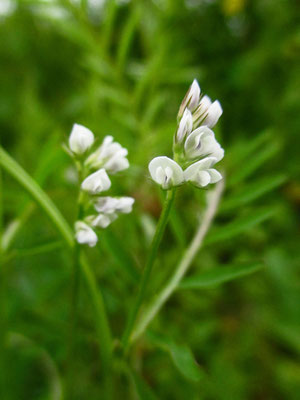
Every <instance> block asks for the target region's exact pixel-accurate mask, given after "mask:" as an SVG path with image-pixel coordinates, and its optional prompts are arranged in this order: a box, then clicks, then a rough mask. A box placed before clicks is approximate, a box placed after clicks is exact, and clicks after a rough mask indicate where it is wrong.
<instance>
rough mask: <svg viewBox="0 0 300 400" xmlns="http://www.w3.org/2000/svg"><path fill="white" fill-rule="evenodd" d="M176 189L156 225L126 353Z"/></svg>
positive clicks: (131, 316) (128, 329)
mask: <svg viewBox="0 0 300 400" xmlns="http://www.w3.org/2000/svg"><path fill="white" fill-rule="evenodd" d="M175 191H176V189H171V190H168V192H167V196H166V199H165V202H164V206H163V210H162V212H161V215H160V218H159V221H158V224H157V227H156V231H155V234H154V237H153V240H152V243H151V247H150V252H149V256H148V259H147V262H146V266H145V268H144V270H143V273H142V276H141V281H140V284H139V288H138V293H137V297H136V300H135V303H134V305H133V307H132V309H131V312H130V314H129V318H128V322H127V326H126V329H125V332H124V335H123V337H122V345H123V350H124V353H126V352H127V350H128V346H129V338H130V335H131V333H132V329H133V327H134V323H135V321H136V318H137V315H138V312H139V310H140V307H141V305H142V303H143V300H144V298H145V295H146V287H147V284H148V282H149V277H150V274H151V271H152V267H153V264H154V261H155V259H156V255H157V251H158V247H159V244H160V242H161V239H162V236H163V233H164V231H165V228H166V225H167V222H168V218H169V214H170V210H171V207H172V204H173V201H174V198H175Z"/></svg>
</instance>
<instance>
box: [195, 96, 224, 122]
mask: <svg viewBox="0 0 300 400" xmlns="http://www.w3.org/2000/svg"><path fill="white" fill-rule="evenodd" d="M222 113H223V110H222V107H221V104H220V102H219V101H218V100H216V101H214V102H213V103H212V102H211V100H210V98H209V97H208V96H204V97H203V98H202V99H201V101H200V103H199V106H198V107H197V109H196V110H195V112H194V113H193V126H194V128H197V127H198V126H204V125H205V126H208V127H209V128H213V127H214V126H215V125H216V123H217V122H218V120H219V118H220V117H221V115H222Z"/></svg>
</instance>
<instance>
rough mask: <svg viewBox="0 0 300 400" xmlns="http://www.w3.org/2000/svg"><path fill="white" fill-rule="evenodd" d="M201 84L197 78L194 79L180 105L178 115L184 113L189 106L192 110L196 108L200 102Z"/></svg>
mask: <svg viewBox="0 0 300 400" xmlns="http://www.w3.org/2000/svg"><path fill="white" fill-rule="evenodd" d="M200 91H201V90H200V86H199V83H198V82H197V80H196V79H194V80H193V83H192V84H191V86H190V88H189V90H188V91H187V93H186V95H185V96H184V99H183V101H182V103H181V105H180V108H179V112H178V116H179V117H181V116H182V115H183V112H184V110H185V109H186V108H188V109H189V110H190V111H194V110H195V108H196V107H197V106H198V104H199V99H200Z"/></svg>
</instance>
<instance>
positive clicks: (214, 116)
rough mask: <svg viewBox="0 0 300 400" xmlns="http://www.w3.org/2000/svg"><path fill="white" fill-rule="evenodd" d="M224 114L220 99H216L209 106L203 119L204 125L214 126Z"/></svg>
mask: <svg viewBox="0 0 300 400" xmlns="http://www.w3.org/2000/svg"><path fill="white" fill-rule="evenodd" d="M222 114H223V110H222V107H221V104H220V102H219V101H218V100H216V101H214V102H213V103H212V105H211V106H210V107H209V108H208V111H207V115H206V117H205V119H204V121H203V125H206V126H208V127H209V128H213V127H214V126H215V125H216V123H217V122H218V120H219V118H220V117H221V115H222Z"/></svg>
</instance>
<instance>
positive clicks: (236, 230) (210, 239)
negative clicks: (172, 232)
mask: <svg viewBox="0 0 300 400" xmlns="http://www.w3.org/2000/svg"><path fill="white" fill-rule="evenodd" d="M276 209H277V208H276ZM276 209H275V208H274V207H273V208H268V209H263V210H259V211H253V212H252V213H251V214H250V215H247V216H246V217H244V216H243V217H239V218H236V219H235V220H234V221H232V222H229V223H227V224H225V225H223V226H221V227H218V228H215V229H213V230H211V231H210V233H209V234H208V235H207V238H206V240H205V244H212V243H216V242H219V241H222V240H227V239H231V238H232V237H234V236H236V235H240V234H241V233H244V232H247V231H249V230H250V229H251V228H253V227H254V226H255V225H258V224H260V223H261V222H263V221H266V220H267V219H269V218H271V217H272V216H273V215H274V214H275V211H276Z"/></svg>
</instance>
